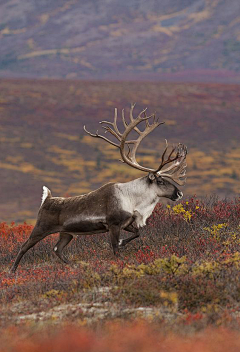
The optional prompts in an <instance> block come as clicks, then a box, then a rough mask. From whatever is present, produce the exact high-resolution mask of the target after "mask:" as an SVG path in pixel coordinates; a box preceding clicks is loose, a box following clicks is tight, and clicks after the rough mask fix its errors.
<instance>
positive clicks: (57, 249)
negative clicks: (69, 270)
mask: <svg viewBox="0 0 240 352" xmlns="http://www.w3.org/2000/svg"><path fill="white" fill-rule="evenodd" d="M72 239H73V236H72V235H70V233H67V232H60V236H59V240H58V242H57V244H56V245H55V246H54V248H53V251H54V253H55V254H56V255H57V256H58V258H59V259H61V260H62V261H63V262H64V263H66V264H70V262H69V260H68V259H67V258H66V257H65V255H64V254H62V251H63V249H64V248H65V247H66V246H67V245H68V244H69V243H70V242H71V240H72Z"/></svg>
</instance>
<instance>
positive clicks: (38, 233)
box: [10, 225, 54, 273]
mask: <svg viewBox="0 0 240 352" xmlns="http://www.w3.org/2000/svg"><path fill="white" fill-rule="evenodd" d="M52 233H54V232H53V231H49V230H48V231H46V230H45V231H43V230H42V228H41V227H40V226H38V225H36V226H35V227H34V229H33V230H32V233H31V235H30V236H29V238H28V239H27V241H26V242H24V243H23V245H22V247H21V249H20V251H19V253H18V255H17V258H16V260H15V262H14V264H13V266H12V268H11V270H10V272H11V273H15V271H16V270H17V267H18V265H19V262H20V260H21V259H22V257H23V256H24V254H26V252H27V251H28V250H29V249H30V248H32V247H33V246H35V244H37V243H38V242H39V241H41V240H42V239H44V238H45V237H46V236H48V235H50V234H52Z"/></svg>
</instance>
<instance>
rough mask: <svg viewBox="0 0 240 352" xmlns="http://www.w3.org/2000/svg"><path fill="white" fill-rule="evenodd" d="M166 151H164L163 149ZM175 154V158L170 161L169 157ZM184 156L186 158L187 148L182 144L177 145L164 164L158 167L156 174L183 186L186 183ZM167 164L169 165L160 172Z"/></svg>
mask: <svg viewBox="0 0 240 352" xmlns="http://www.w3.org/2000/svg"><path fill="white" fill-rule="evenodd" d="M165 150H166V149H165ZM174 152H176V156H175V157H174V158H172V159H171V155H172V154H173V153H174ZM186 156H187V147H186V146H184V145H183V144H178V146H177V147H174V148H173V149H172V151H171V153H170V154H169V156H168V159H167V160H165V162H164V163H161V165H160V167H159V168H158V170H157V173H158V174H159V175H160V176H163V177H169V178H171V179H172V180H173V181H174V182H176V183H177V184H179V185H180V186H183V185H184V184H185V182H186V177H185V175H186V167H187V163H186ZM168 163H173V164H171V165H170V166H169V167H168V168H165V169H163V170H162V171H160V170H161V169H162V168H163V166H164V165H166V164H168Z"/></svg>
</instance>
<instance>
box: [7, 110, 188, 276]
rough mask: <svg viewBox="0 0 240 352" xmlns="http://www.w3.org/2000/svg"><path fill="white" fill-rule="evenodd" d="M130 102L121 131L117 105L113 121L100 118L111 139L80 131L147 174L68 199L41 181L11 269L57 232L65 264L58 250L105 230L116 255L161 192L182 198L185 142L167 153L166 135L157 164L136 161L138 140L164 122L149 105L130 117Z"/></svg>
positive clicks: (142, 222)
mask: <svg viewBox="0 0 240 352" xmlns="http://www.w3.org/2000/svg"><path fill="white" fill-rule="evenodd" d="M134 106H135V105H134V104H132V105H131V108H130V117H129V121H128V122H127V121H126V118H125V115H124V110H122V123H123V127H124V132H120V129H119V127H118V125H117V116H118V113H117V109H115V114H114V120H113V122H109V121H101V122H100V123H101V124H102V127H103V128H104V129H105V133H106V132H108V133H110V134H111V135H112V136H113V137H114V138H115V141H113V140H112V138H111V139H108V138H106V136H103V135H100V134H99V133H98V131H97V132H96V134H92V133H90V132H89V131H87V129H86V127H85V126H84V130H85V132H86V133H88V135H90V136H91V137H93V138H100V139H102V140H104V141H105V142H107V143H110V144H111V145H113V146H114V147H116V148H118V149H119V151H120V155H121V161H122V162H124V163H125V164H127V165H129V166H131V167H133V168H135V169H137V170H141V171H143V172H145V173H147V174H146V175H145V176H143V177H140V178H137V179H134V180H132V181H129V182H125V183H118V182H116V183H107V184H105V185H104V186H102V187H100V188H99V189H97V190H95V191H92V192H90V193H88V194H84V195H79V196H75V197H69V198H63V197H52V195H51V191H50V190H49V189H48V188H47V187H45V186H44V187H43V195H42V203H41V206H40V209H39V212H38V217H37V221H36V225H35V227H34V228H33V230H32V233H31V234H30V236H29V238H28V239H27V241H26V242H25V243H24V244H23V245H22V247H21V249H20V251H19V253H18V255H17V258H16V260H15V262H14V264H13V266H12V268H11V272H12V273H14V272H15V271H16V269H17V267H18V265H19V262H20V260H21V259H22V257H23V255H24V254H25V253H26V252H27V251H28V250H29V249H30V248H31V247H33V246H34V245H36V244H37V243H38V242H39V241H41V240H42V239H43V238H45V237H46V236H48V235H51V234H53V233H57V232H59V240H58V242H57V244H56V245H55V246H54V248H53V251H54V253H55V254H56V255H57V256H58V257H59V258H60V259H61V260H62V261H63V262H64V263H67V264H68V263H69V261H68V259H67V258H66V257H65V255H64V254H63V253H62V251H63V249H64V248H65V247H66V246H67V245H68V244H69V243H70V241H71V240H72V239H73V237H75V236H77V235H90V234H100V233H105V232H109V234H110V241H111V245H112V249H113V253H114V255H117V254H118V253H119V248H121V247H124V246H125V245H126V244H127V243H129V242H130V241H132V240H133V239H135V238H137V237H139V229H140V228H141V227H143V226H145V225H146V221H147V219H148V218H149V217H150V215H151V214H152V212H153V210H154V208H155V206H156V204H157V203H158V202H159V200H160V198H161V197H165V198H169V199H171V200H172V201H178V200H179V199H181V198H182V196H183V193H182V192H181V191H180V190H179V189H178V188H177V187H176V186H175V184H178V185H180V186H183V185H184V184H185V182H186V166H187V164H186V156H187V148H186V146H184V145H183V144H180V143H179V144H178V145H177V146H173V147H172V149H171V151H170V152H169V151H168V143H167V140H166V147H165V149H164V151H163V153H162V157H161V162H160V165H159V166H158V167H157V168H155V169H154V168H153V169H152V168H149V167H145V166H143V165H140V164H139V163H138V162H137V160H136V153H137V150H138V147H139V145H140V143H141V142H142V140H143V139H144V138H145V137H146V136H147V135H148V134H149V133H150V132H152V131H153V130H155V129H156V128H157V127H158V126H160V125H162V124H163V123H164V122H159V120H158V119H157V118H156V116H155V114H152V115H149V116H148V115H147V113H146V110H147V109H144V110H143V111H141V112H140V114H139V115H138V116H137V117H136V118H134V116H133V109H134ZM143 125H144V128H143V127H142V126H143ZM142 129H143V130H142ZM131 132H133V133H134V134H135V135H136V136H137V137H136V139H131V138H133V137H131V138H130V136H129V135H130V134H131ZM133 133H132V134H133ZM171 181H172V182H171ZM121 230H125V231H127V232H130V233H131V235H130V236H129V237H128V238H125V239H121V238H120V233H121Z"/></svg>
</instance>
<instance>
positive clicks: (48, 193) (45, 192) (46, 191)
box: [41, 186, 51, 206]
mask: <svg viewBox="0 0 240 352" xmlns="http://www.w3.org/2000/svg"><path fill="white" fill-rule="evenodd" d="M48 197H51V191H50V189H48V188H47V187H46V186H43V194H42V203H41V206H42V205H43V203H44V202H45V200H46V198H48Z"/></svg>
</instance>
